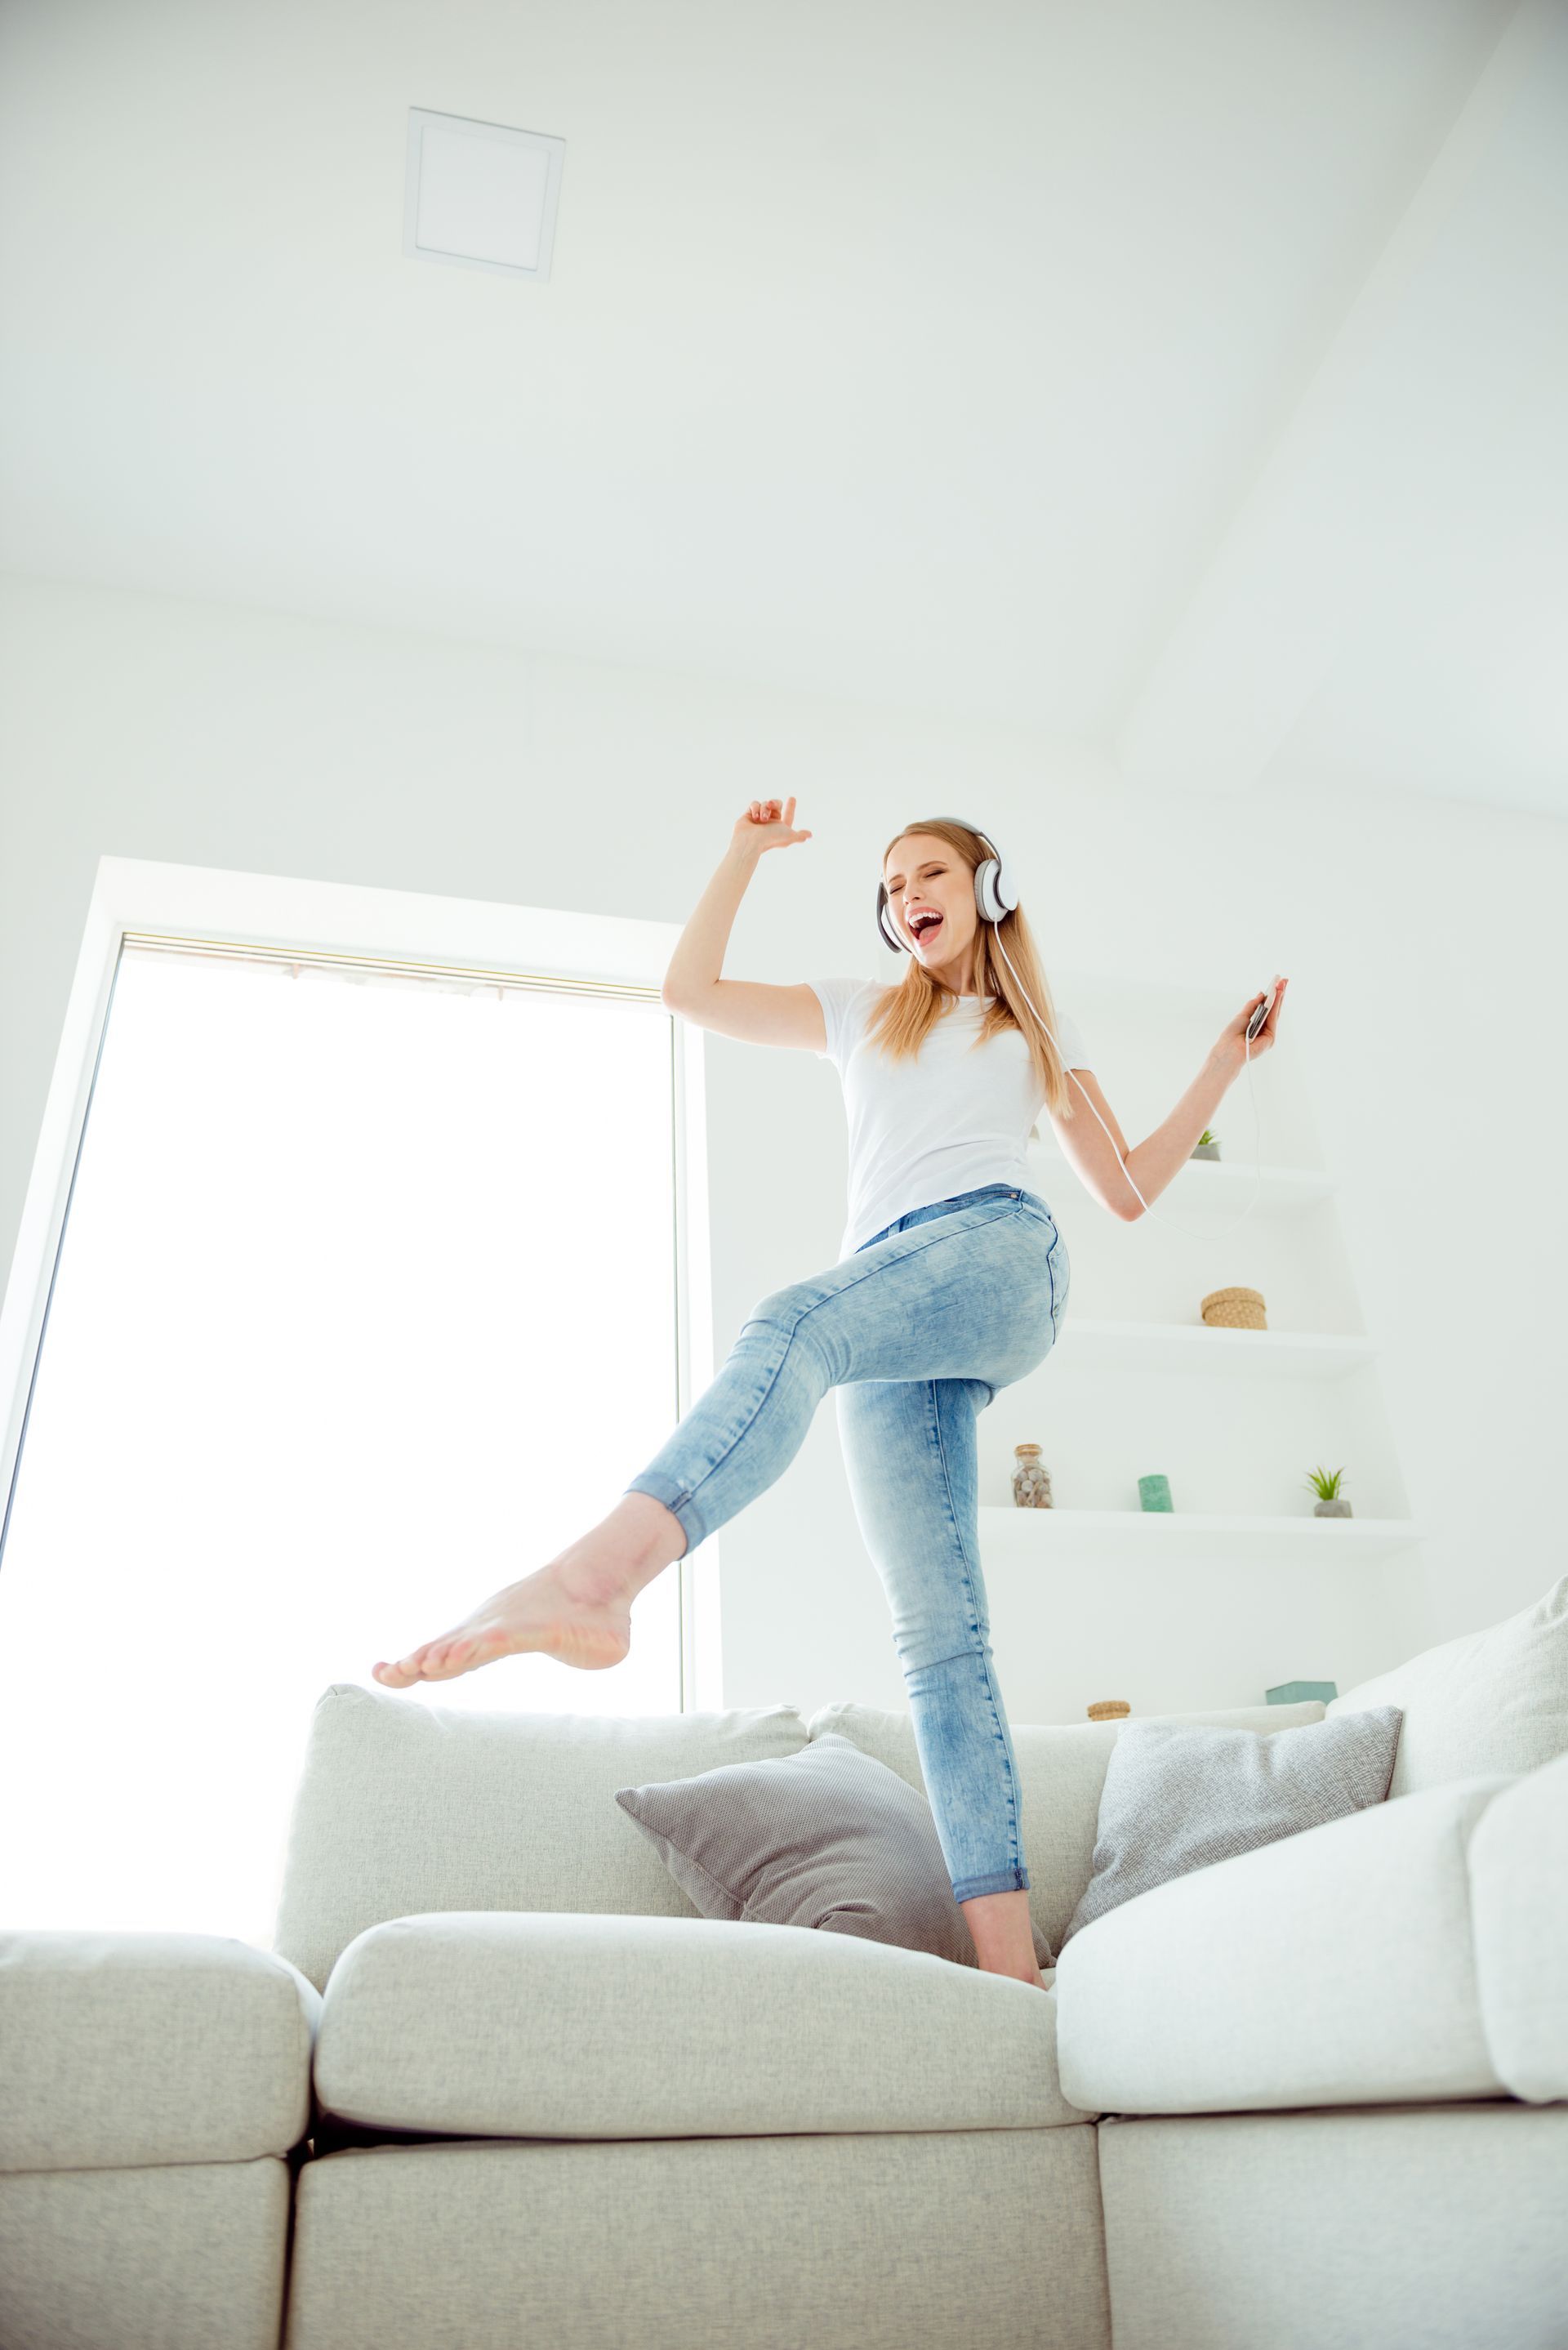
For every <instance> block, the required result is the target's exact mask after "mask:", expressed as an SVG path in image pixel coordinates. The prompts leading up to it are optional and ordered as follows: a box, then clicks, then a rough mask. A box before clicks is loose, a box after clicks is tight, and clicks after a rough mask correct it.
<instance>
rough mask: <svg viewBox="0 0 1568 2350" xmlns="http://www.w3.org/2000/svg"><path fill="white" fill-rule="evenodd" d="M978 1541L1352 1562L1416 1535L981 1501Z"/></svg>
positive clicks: (1056, 1549)
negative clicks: (1029, 1507) (1033, 1507)
mask: <svg viewBox="0 0 1568 2350" xmlns="http://www.w3.org/2000/svg"><path fill="white" fill-rule="evenodd" d="M980 1523H981V1551H982V1553H983V1554H984V1555H985V1556H986V1558H987V1559H988V1560H989V1559H991V1558H992V1557H994V1556H997V1555H1000V1553H1001V1552H1002V1549H1003V1547H1004V1546H1005V1547H1006V1548H1007V1549H1008V1550H1009V1552H1010V1553H1026V1554H1031V1555H1036V1556H1039V1557H1047V1556H1063V1555H1068V1554H1070V1555H1072V1556H1073V1557H1074V1558H1077V1559H1085V1560H1094V1561H1095V1562H1096V1563H1099V1562H1101V1561H1107V1560H1117V1559H1148V1558H1158V1559H1160V1560H1162V1561H1167V1562H1168V1563H1169V1564H1170V1565H1181V1564H1182V1563H1183V1562H1184V1561H1201V1562H1203V1563H1205V1564H1210V1563H1212V1564H1230V1565H1251V1566H1275V1565H1287V1566H1300V1565H1311V1564H1315V1563H1321V1564H1324V1565H1334V1566H1343V1565H1346V1564H1347V1563H1348V1562H1350V1561H1354V1562H1355V1564H1356V1565H1363V1564H1371V1563H1372V1562H1374V1561H1376V1560H1377V1559H1381V1558H1391V1557H1394V1556H1395V1555H1397V1554H1398V1553H1401V1552H1404V1551H1407V1550H1408V1549H1409V1548H1410V1545H1411V1544H1413V1543H1417V1542H1419V1541H1420V1540H1421V1538H1422V1530H1421V1528H1420V1527H1419V1526H1417V1523H1415V1521H1414V1519H1411V1518H1318V1517H1314V1516H1313V1514H1312V1513H1311V1512H1310V1511H1309V1512H1308V1513H1306V1514H1305V1515H1304V1516H1302V1517H1295V1518H1268V1517H1241V1516H1228V1515H1225V1514H1223V1513H1216V1512H1197V1511H1180V1510H1064V1509H1061V1508H1056V1509H1050V1510H1020V1509H1017V1508H1015V1507H1012V1506H1011V1505H1009V1504H1008V1503H1000V1504H998V1503H982V1505H981V1513H980Z"/></svg>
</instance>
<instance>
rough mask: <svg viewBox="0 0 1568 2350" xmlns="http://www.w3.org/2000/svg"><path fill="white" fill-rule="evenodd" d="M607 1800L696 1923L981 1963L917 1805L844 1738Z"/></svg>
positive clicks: (926, 1813) (931, 1826)
mask: <svg viewBox="0 0 1568 2350" xmlns="http://www.w3.org/2000/svg"><path fill="white" fill-rule="evenodd" d="M615 1799H616V1802H617V1803H618V1804H619V1805H620V1807H621V1809H622V1811H623V1812H626V1813H627V1814H628V1815H629V1816H630V1817H631V1818H632V1819H634V1820H635V1821H636V1823H637V1825H638V1826H639V1828H640V1829H641V1830H642V1832H643V1834H644V1835H646V1836H647V1837H648V1839H649V1842H650V1843H651V1844H652V1845H653V1846H655V1848H656V1849H657V1851H658V1853H659V1857H660V1859H661V1860H662V1861H663V1862H664V1865H665V1866H666V1867H667V1868H668V1869H669V1871H670V1875H671V1876H672V1877H674V1879H675V1881H676V1883H677V1884H678V1885H679V1886H680V1888H681V1890H682V1891H683V1892H684V1893H685V1894H686V1896H687V1898H688V1899H689V1900H691V1901H692V1902H694V1903H695V1904H696V1906H697V1908H699V1909H700V1910H701V1912H702V1914H703V1916H704V1917H706V1918H729V1919H731V1920H732V1921H733V1920H737V1919H740V1920H755V1921H759V1922H761V1923H762V1924H763V1925H769V1926H819V1927H821V1928H822V1929H824V1930H825V1931H826V1932H828V1933H830V1934H858V1935H861V1936H862V1937H864V1938H865V1939H867V1940H868V1941H873V1942H896V1943H898V1945H899V1946H900V1947H901V1948H902V1949H904V1950H929V1952H930V1954H931V1956H932V1957H933V1958H939V1959H950V1960H953V1961H954V1963H955V1964H957V1965H959V1966H964V1967H972V1966H977V1965H978V1964H979V1960H978V1958H977V1956H976V1953H975V1947H974V1942H973V1939H972V1938H971V1934H970V1930H969V1926H968V1923H967V1921H966V1919H965V1918H964V1914H963V1911H962V1910H961V1908H960V1907H959V1905H958V1903H957V1902H956V1901H955V1900H954V1899H953V1890H952V1880H951V1878H950V1877H949V1875H948V1869H947V1863H946V1861H945V1860H944V1859H943V1857H942V1848H941V1845H940V1842H939V1840H938V1837H937V1829H936V1822H935V1821H934V1820H933V1819H932V1817H931V1809H930V1805H929V1803H928V1802H927V1800H926V1798H925V1796H924V1795H923V1794H920V1793H919V1791H918V1790H917V1789H916V1788H914V1787H911V1786H910V1785H909V1783H908V1782H907V1781H906V1780H904V1779H901V1778H900V1777H899V1775H898V1773H897V1772H896V1771H890V1770H889V1769H888V1766H887V1764H886V1763H878V1762H877V1761H876V1759H875V1758H874V1757H873V1756H872V1755H869V1754H864V1753H862V1752H861V1751H860V1749H859V1747H857V1745H855V1744H854V1743H853V1742H852V1741H850V1740H849V1739H847V1738H841V1737H839V1736H837V1735H836V1733H835V1732H833V1731H828V1732H827V1733H826V1735H824V1736H823V1737H820V1738H816V1739H814V1740H813V1741H812V1742H811V1744H810V1745H809V1746H805V1747H803V1748H802V1749H801V1751H800V1752H799V1753H798V1754H790V1755H785V1756H783V1757H779V1758H774V1759H771V1760H767V1761H763V1762H758V1763H725V1764H723V1765H722V1767H721V1768H720V1769H718V1770H716V1771H704V1772H702V1773H701V1774H700V1775H699V1776H698V1777H697V1778H694V1779H666V1780H656V1781H654V1782H653V1783H650V1784H649V1785H647V1786H642V1787H618V1788H617V1789H616V1792H615ZM1033 1930H1034V1956H1035V1960H1036V1961H1037V1963H1038V1964H1039V1965H1040V1966H1041V1967H1042V1968H1045V1967H1049V1966H1050V1964H1051V1950H1050V1945H1049V1944H1048V1943H1047V1941H1046V1939H1045V1937H1044V1935H1043V1934H1042V1933H1041V1931H1040V1929H1039V1928H1038V1927H1035V1929H1033Z"/></svg>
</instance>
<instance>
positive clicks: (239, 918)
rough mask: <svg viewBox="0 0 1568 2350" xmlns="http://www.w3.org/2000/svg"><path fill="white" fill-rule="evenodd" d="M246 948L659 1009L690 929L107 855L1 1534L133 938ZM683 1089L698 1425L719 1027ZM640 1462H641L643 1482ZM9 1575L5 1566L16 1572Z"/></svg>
mask: <svg viewBox="0 0 1568 2350" xmlns="http://www.w3.org/2000/svg"><path fill="white" fill-rule="evenodd" d="M137 933H144V934H145V933H151V934H153V935H156V936H160V937H163V938H169V939H188V940H191V941H194V942H204V943H207V944H220V945H224V946H230V947H238V948H244V947H257V946H260V947H267V948H275V949H285V950H287V949H290V948H292V949H293V950H295V951H296V952H297V953H298V954H299V955H300V957H301V959H302V960H305V959H310V958H313V957H317V956H322V955H333V954H337V955H346V956H369V957H374V958H377V959H380V960H386V961H391V962H399V963H401V964H403V965H405V966H406V965H413V966H420V965H428V966H429V967H430V968H431V972H432V974H434V973H437V972H442V971H449V970H458V971H462V972H474V971H479V972H494V973H495V974H496V976H497V977H498V978H504V977H506V976H507V975H512V976H514V977H519V976H523V977H527V976H532V977H541V978H551V979H565V980H568V981H571V980H575V981H580V982H583V983H587V985H589V986H592V985H594V984H595V983H597V984H598V985H599V986H604V985H606V984H607V983H608V984H609V985H612V986H614V987H615V988H616V989H617V991H618V992H628V991H646V992H647V993H648V994H649V997H650V998H651V1000H652V1001H653V1002H654V1003H658V1002H659V989H660V986H661V984H662V982H663V977H664V973H665V972H666V971H667V970H668V968H669V964H670V956H671V954H672V953H673V951H674V949H675V944H676V941H677V940H678V939H679V937H680V926H679V925H678V924H676V923H673V922H649V921H640V920H628V919H626V918H624V917H622V916H620V915H613V914H596V913H591V912H581V913H572V912H564V911H563V910H560V909H559V908H557V907H548V906H514V905H508V904H505V903H504V902H502V901H500V900H494V899H479V898H441V897H435V896H431V895H427V894H426V893H424V892H423V891H416V890H405V889H369V888H365V887H362V886H360V885H358V884H356V883H351V882H338V881H315V880H308V879H296V878H294V877H291V876H288V875H282V874H271V873H241V872H235V871H233V870H228V869H224V868H213V867H208V866H200V865H170V864H161V863H155V862H153V861H151V860H150V859H147V858H129V857H100V858H99V863H98V870H97V873H96V875H95V877H94V881H93V889H92V896H91V899H90V901H89V903H88V911H87V919H86V921H85V924H84V926H83V931H82V941H81V947H80V951H79V952H78V957H77V967H76V972H75V975H74V977H73V979H72V982H71V990H70V994H69V997H68V999H67V1005H66V1015H65V1021H64V1024H63V1025H62V1028H61V1031H60V1041H59V1046H58V1050H57V1053H56V1055H55V1067H54V1074H53V1076H52V1077H51V1079H50V1082H49V1091H48V1097H47V1101H46V1103H45V1107H44V1117H43V1123H42V1125H41V1127H40V1128H39V1133H38V1143H37V1149H36V1152H35V1153H34V1158H33V1167H32V1172H31V1175H30V1177H29V1180H28V1184H27V1194H26V1201H25V1203H24V1206H23V1210H22V1221H21V1224H20V1227H19V1229H18V1232H17V1239H16V1254H15V1256H14V1257H13V1259H12V1264H11V1274H10V1279H9V1282H8V1284H7V1285H6V1290H5V1304H4V1305H3V1306H0V1380H3V1381H4V1387H3V1389H0V1392H3V1393H4V1394H5V1397H6V1399H7V1409H6V1419H5V1451H4V1454H3V1455H0V1538H3V1533H4V1528H5V1525H6V1524H7V1523H9V1519H10V1513H11V1505H12V1501H13V1497H14V1495H15V1492H16V1473H17V1469H18V1466H19V1463H20V1460H21V1452H22V1442H23V1437H24V1434H25V1431H26V1419H27V1412H28V1407H29V1403H30V1400H31V1397H32V1391H33V1385H34V1379H35V1375H36V1368H37V1363H38V1356H39V1350H40V1347H41V1346H42V1342H43V1336H44V1330H45V1326H46V1323H47V1315H48V1304H49V1295H50V1291H51V1290H52V1288H53V1285H54V1277H55V1269H56V1266H57V1263H58V1260H59V1253H60V1246H61V1242H62V1240H63V1237H64V1233H65V1228H66V1220H67V1215H68V1213H69V1209H70V1196H71V1190H72V1187H73V1185H74V1183H75V1180H76V1170H77V1162H78V1155H79V1153H80V1149H81V1144H82V1137H83V1134H84V1131H85V1128H86V1125H87V1118H88V1107H89V1105H90V1103H91V1099H92V1089H93V1082H94V1079H95V1077H96V1076H97V1073H98V1066H99V1059H100V1057H101V1055H102V1052H103V1044H104V1036H105V1033H106V1029H107V1026H108V1020H109V999H110V996H111V994H112V992H113V986H114V975H115V971H116V968H117V966H118V964H119V953H120V947H121V944H122V941H124V940H125V938H126V936H127V935H128V934H130V935H131V936H132V937H133V938H134V936H135V935H136V934H137ZM670 1028H671V1037H672V1074H673V1079H674V1136H675V1167H674V1198H675V1269H676V1277H675V1321H676V1357H677V1368H676V1391H677V1395H678V1398H679V1409H680V1412H681V1413H684V1412H686V1411H687V1410H689V1409H690V1408H691V1404H692V1402H693V1400H694V1399H696V1397H698V1396H699V1395H701V1392H702V1390H703V1389H704V1388H706V1387H707V1386H708V1385H709V1384H710V1383H711V1380H712V1378H713V1352H712V1336H713V1312H712V1284H711V1229H710V1223H709V1212H708V1181H707V1169H708V1150H707V1110H706V1098H705V1093H704V1086H703V1053H702V1035H701V1030H699V1029H697V1028H695V1027H693V1026H692V1025H691V1023H690V1022H688V1021H684V1020H681V1019H680V1018H678V1017H676V1016H675V1015H674V1014H671V1015H670ZM638 1465H639V1464H638V1463H636V1462H628V1468H627V1474H628V1476H630V1475H632V1474H633V1473H634V1472H635V1471H636V1469H637V1467H638ZM700 1556H701V1567H700V1568H699V1565H698V1562H697V1561H696V1560H694V1559H693V1558H692V1556H691V1555H690V1554H688V1555H687V1556H686V1557H685V1558H683V1559H681V1560H680V1561H679V1562H678V1565H677V1570H676V1571H677V1572H678V1573H679V1575H680V1690H681V1698H680V1702H681V1710H682V1711H683V1712H692V1711H708V1710H716V1709H718V1708H719V1707H721V1706H722V1702H723V1699H722V1641H721V1626H720V1616H719V1562H718V1554H717V1539H716V1537H715V1538H711V1539H710V1541H709V1542H707V1543H705V1544H702V1545H701V1554H700ZM3 1572H4V1565H3V1558H0V1573H3Z"/></svg>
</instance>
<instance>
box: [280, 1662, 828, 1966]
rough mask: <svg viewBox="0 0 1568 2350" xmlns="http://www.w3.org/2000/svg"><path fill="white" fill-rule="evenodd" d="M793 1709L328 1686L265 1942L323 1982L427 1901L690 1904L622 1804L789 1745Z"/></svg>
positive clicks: (794, 1741)
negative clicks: (412, 1693) (504, 1709)
mask: <svg viewBox="0 0 1568 2350" xmlns="http://www.w3.org/2000/svg"><path fill="white" fill-rule="evenodd" d="M805 1736H806V1733H805V1721H803V1719H802V1717H801V1715H800V1714H799V1713H798V1712H797V1711H795V1709H794V1706H792V1705H773V1706H759V1707H752V1708H742V1709H739V1710H735V1711H727V1712H710V1713H685V1714H680V1713H675V1714H633V1715H618V1714H601V1713H564V1714H555V1713H473V1712H469V1711H460V1710H459V1709H458V1708H456V1707H443V1706H440V1705H432V1704H429V1703H427V1702H426V1701H425V1700H423V1699H421V1698H412V1699H410V1698H407V1697H400V1696H397V1695H395V1694H394V1693H393V1692H392V1691H391V1690H371V1689H364V1688H361V1687H359V1686H358V1684H356V1683H354V1682H351V1681H339V1682H335V1683H334V1684H333V1686H332V1687H331V1688H330V1689H328V1690H326V1691H325V1692H324V1694H323V1695H322V1696H321V1697H320V1699H319V1700H317V1707H316V1712H315V1715H314V1718H313V1720H312V1722H311V1729H310V1738H309V1742H308V1745H307V1748H306V1756H305V1766H304V1770H303V1772H302V1773H301V1777H300V1781H299V1784H298V1787H297V1790H296V1794H295V1801H294V1813H293V1818H292V1821H291V1823H290V1827H289V1834H288V1844H287V1849H286V1856H285V1861H284V1875H283V1889H282V1896H281V1898H280V1901H279V1904H278V1912H277V1923H276V1929H275V1934H274V1938H273V1939H274V1948H275V1950H277V1952H278V1953H279V1955H280V1956H282V1957H284V1958H286V1959H288V1960H291V1961H292V1963H293V1964H294V1965H295V1966H296V1967H297V1968H298V1969H299V1970H300V1972H301V1973H302V1974H303V1975H305V1976H306V1977H307V1978H308V1980H309V1981H311V1982H313V1983H314V1984H315V1985H316V1987H317V1990H318V1991H323V1990H325V1989H326V1985H327V1976H328V1975H329V1974H330V1973H331V1971H332V1968H333V1965H334V1963H335V1961H336V1960H337V1955H338V1952H339V1951H340V1950H344V1949H346V1948H347V1946H348V1943H350V1942H351V1941H352V1940H353V1939H354V1937H355V1936H356V1935H357V1934H360V1933H363V1931H364V1930H365V1929H366V1927H367V1926H379V1925H382V1924H384V1923H385V1922H386V1920H387V1919H388V1918H409V1917H414V1916H416V1915H423V1914H425V1913H427V1912H429V1911H431V1910H438V1909H562V1910H565V1909H576V1910H595V1911H613V1910H625V1911H630V1912H632V1913H634V1914H637V1915H640V1916H643V1917H652V1918H695V1917H696V1916H697V1915H698V1914H699V1913H698V1911H697V1910H696V1909H695V1908H693V1906H692V1904H691V1902H690V1901H689V1900H688V1899H687V1898H686V1895H685V1894H684V1893H683V1892H682V1891H681V1889H680V1887H679V1886H678V1885H677V1884H676V1882H675V1880H674V1878H673V1877H671V1876H670V1871H669V1870H668V1869H667V1868H666V1867H665V1866H664V1865H663V1863H662V1862H661V1861H660V1859H659V1855H658V1854H657V1853H656V1852H655V1851H654V1849H653V1847H652V1846H651V1845H649V1842H648V1840H647V1838H646V1837H645V1836H644V1835H641V1833H640V1832H639V1829H638V1827H637V1825H636V1824H635V1822H634V1821H632V1820H629V1819H628V1817H627V1815H626V1814H625V1813H624V1812H623V1811H622V1810H621V1808H620V1806H619V1805H618V1804H617V1802H616V1800H615V1791H616V1789H617V1788H618V1787H624V1786H626V1785H627V1784H628V1782H632V1781H636V1782H639V1783H641V1782H646V1781H648V1780H653V1779H686V1778H690V1777H691V1776H692V1775H693V1774H694V1773H697V1772H700V1771H710V1770H713V1769H715V1768H716V1767H717V1766H719V1765H720V1764H722V1763H756V1762H762V1761H764V1760H766V1759H768V1758H771V1757H774V1756H784V1755H789V1754H794V1753H797V1752H799V1750H800V1749H801V1748H802V1747H803V1746H804V1745H805Z"/></svg>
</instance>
